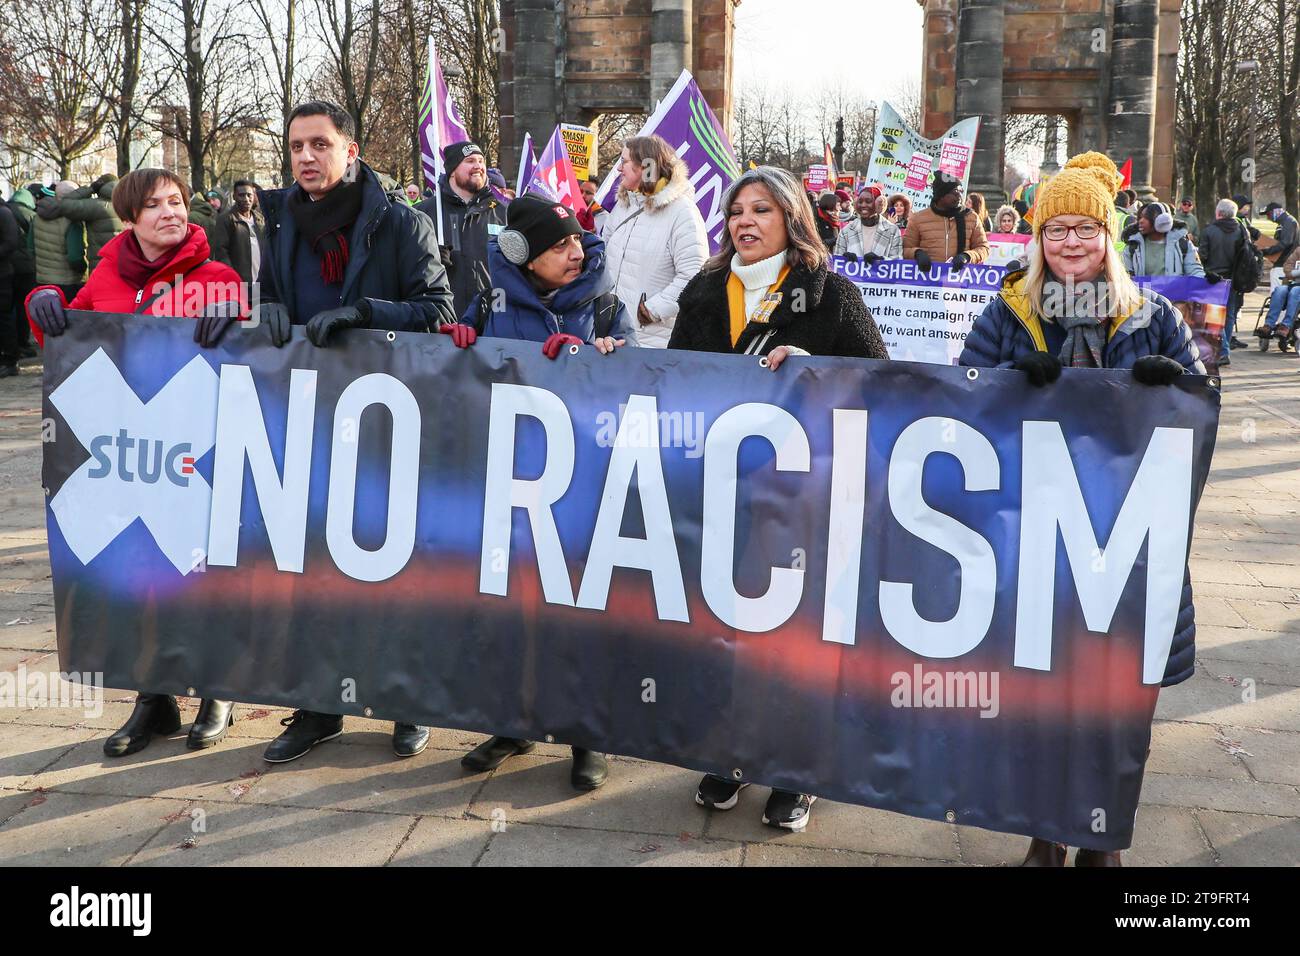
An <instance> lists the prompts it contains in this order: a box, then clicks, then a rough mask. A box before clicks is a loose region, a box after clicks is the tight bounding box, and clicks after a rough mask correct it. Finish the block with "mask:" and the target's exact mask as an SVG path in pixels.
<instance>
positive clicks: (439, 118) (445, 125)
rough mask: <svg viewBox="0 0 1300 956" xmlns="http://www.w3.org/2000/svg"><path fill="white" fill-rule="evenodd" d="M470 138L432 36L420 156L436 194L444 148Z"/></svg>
mask: <svg viewBox="0 0 1300 956" xmlns="http://www.w3.org/2000/svg"><path fill="white" fill-rule="evenodd" d="M467 139H469V133H468V132H466V131H465V121H464V120H463V119H462V118H461V115H460V110H459V109H457V107H456V104H455V103H454V102H452V99H451V92H450V91H449V90H448V89H447V81H446V80H445V79H443V76H442V64H441V62H440V61H439V60H438V51H437V49H435V47H434V45H433V37H429V68H428V71H427V72H426V73H425V79H424V93H423V95H422V96H421V97H420V156H421V159H422V160H423V165H424V181H425V183H426V184H427V185H428V186H429V187H431V188H432V189H433V191H434V193H435V194H436V193H437V191H438V177H439V176H441V175H442V170H443V166H442V150H443V147H445V146H447V145H448V144H450V143H457V142H460V141H462V140H467Z"/></svg>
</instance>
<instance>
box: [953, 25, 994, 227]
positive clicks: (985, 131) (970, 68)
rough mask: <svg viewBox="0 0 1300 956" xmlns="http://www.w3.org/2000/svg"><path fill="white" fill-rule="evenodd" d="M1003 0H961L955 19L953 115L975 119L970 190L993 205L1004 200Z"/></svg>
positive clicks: (957, 118) (959, 118)
mask: <svg viewBox="0 0 1300 956" xmlns="http://www.w3.org/2000/svg"><path fill="white" fill-rule="evenodd" d="M1004 30H1005V15H1004V11H1003V0H963V2H962V4H961V8H960V10H959V11H958V20H957V101H956V107H957V109H956V114H957V115H956V117H955V118H956V120H957V121H961V120H963V119H966V118H967V117H970V116H978V117H979V118H980V132H979V140H978V142H977V143H976V147H975V159H974V162H973V163H972V166H971V176H970V191H971V192H980V193H983V194H984V198H985V200H986V201H987V202H988V204H989V205H990V206H992V207H993V208H995V209H996V208H997V207H998V206H999V205H1001V204H1002V203H1003V202H1004V201H1005V199H1006V191H1005V189H1004V188H1003V185H1002V166H1003V156H1004V144H1003V132H1002V63H1003V61H1002V47H1003V36H1004Z"/></svg>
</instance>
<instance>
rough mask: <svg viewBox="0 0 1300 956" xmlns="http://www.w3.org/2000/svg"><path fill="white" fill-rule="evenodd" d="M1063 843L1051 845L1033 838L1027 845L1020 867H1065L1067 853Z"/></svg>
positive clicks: (1067, 849)
mask: <svg viewBox="0 0 1300 956" xmlns="http://www.w3.org/2000/svg"><path fill="white" fill-rule="evenodd" d="M1069 849H1070V848H1069V847H1067V846H1066V845H1065V844H1064V843H1052V842H1051V841H1050V840H1040V839H1038V837H1034V838H1033V840H1032V842H1030V844H1029V852H1028V853H1026V854H1025V859H1024V862H1022V863H1021V864H1020V865H1021V866H1065V854H1066V853H1067V852H1068V851H1069Z"/></svg>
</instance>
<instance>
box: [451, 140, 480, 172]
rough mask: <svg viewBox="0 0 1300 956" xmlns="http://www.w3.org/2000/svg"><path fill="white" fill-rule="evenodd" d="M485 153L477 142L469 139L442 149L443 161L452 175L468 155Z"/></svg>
mask: <svg viewBox="0 0 1300 956" xmlns="http://www.w3.org/2000/svg"><path fill="white" fill-rule="evenodd" d="M475 154H477V155H479V156H482V155H483V150H481V149H479V148H478V144H477V143H471V142H470V141H469V140H463V141H462V142H459V143H452V144H451V145H450V146H448V147H446V148H445V149H443V151H442V162H443V165H444V166H446V168H447V175H448V176H450V175H451V174H452V172H453V171H454V170H455V169H456V167H457V166H459V165H460V164H461V162H462V161H463V160H464V159H465V157H466V156H473V155H475Z"/></svg>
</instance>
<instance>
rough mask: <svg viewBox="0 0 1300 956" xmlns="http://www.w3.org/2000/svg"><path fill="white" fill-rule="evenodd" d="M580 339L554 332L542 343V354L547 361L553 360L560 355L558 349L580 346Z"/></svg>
mask: <svg viewBox="0 0 1300 956" xmlns="http://www.w3.org/2000/svg"><path fill="white" fill-rule="evenodd" d="M581 344H582V339H580V338H578V337H577V336H576V335H569V334H567V333H565V332H556V333H555V334H553V335H551V336H550V337H549V338H548V339H547V340H546V341H545V342H543V343H542V354H543V355H545V356H546V357H547V358H548V359H552V360H553V359H555V357H556V356H558V355H559V354H560V349H562V348H564V347H565V346H566V345H581Z"/></svg>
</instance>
